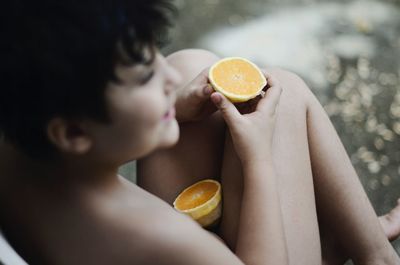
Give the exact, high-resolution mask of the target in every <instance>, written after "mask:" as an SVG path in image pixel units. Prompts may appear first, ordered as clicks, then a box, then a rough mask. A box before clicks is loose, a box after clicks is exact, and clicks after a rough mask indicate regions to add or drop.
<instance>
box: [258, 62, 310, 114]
mask: <svg viewBox="0 0 400 265" xmlns="http://www.w3.org/2000/svg"><path fill="white" fill-rule="evenodd" d="M266 70H267V71H268V72H269V73H270V74H271V75H273V76H274V77H276V78H277V79H278V80H279V82H280V85H281V86H282V89H283V92H284V93H283V94H282V96H283V97H285V98H289V99H288V100H284V101H285V102H293V101H294V100H295V101H296V102H297V103H299V105H300V106H303V107H307V106H308V104H309V103H310V100H312V98H313V97H314V95H313V93H312V91H311V90H310V88H309V87H308V86H307V84H306V83H305V82H304V80H303V79H302V78H301V77H300V76H298V75H297V74H295V73H293V72H290V71H287V70H283V69H281V68H268V69H266ZM296 105H297V104H296Z"/></svg>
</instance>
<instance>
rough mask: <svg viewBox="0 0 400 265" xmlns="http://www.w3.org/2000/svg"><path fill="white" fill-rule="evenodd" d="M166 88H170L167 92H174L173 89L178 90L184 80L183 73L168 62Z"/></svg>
mask: <svg viewBox="0 0 400 265" xmlns="http://www.w3.org/2000/svg"><path fill="white" fill-rule="evenodd" d="M165 76H166V82H167V84H166V86H165V87H166V88H165V89H166V90H168V91H167V92H168V93H169V92H172V91H173V90H176V89H177V88H178V87H179V85H180V84H181V82H182V76H181V74H180V73H179V72H178V71H177V70H176V69H175V68H174V67H172V66H171V65H169V64H168V63H167V64H166V73H165Z"/></svg>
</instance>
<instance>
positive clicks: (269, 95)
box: [257, 76, 282, 115]
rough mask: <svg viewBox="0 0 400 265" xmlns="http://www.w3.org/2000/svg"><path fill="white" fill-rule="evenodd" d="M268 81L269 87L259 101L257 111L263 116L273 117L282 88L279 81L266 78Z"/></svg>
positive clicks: (270, 77)
mask: <svg viewBox="0 0 400 265" xmlns="http://www.w3.org/2000/svg"><path fill="white" fill-rule="evenodd" d="M268 81H269V84H270V85H271V86H270V87H269V88H268V89H267V91H266V93H265V96H264V97H263V98H261V99H260V101H259V103H258V105H257V110H258V111H260V112H263V113H265V114H269V115H273V114H274V113H275V110H276V108H277V105H278V103H279V100H280V97H281V94H282V87H281V85H280V84H279V81H278V80H277V79H276V78H274V77H272V76H269V77H268Z"/></svg>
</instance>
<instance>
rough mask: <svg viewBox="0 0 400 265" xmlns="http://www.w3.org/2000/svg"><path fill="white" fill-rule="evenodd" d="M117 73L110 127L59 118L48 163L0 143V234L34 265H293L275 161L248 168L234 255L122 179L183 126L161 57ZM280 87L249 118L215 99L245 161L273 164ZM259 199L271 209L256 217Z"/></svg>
mask: <svg viewBox="0 0 400 265" xmlns="http://www.w3.org/2000/svg"><path fill="white" fill-rule="evenodd" d="M136 68H137V69H136ZM149 68H150V69H149ZM149 71H154V74H152V78H150V79H148V80H149V81H146V82H143V83H142V82H141V83H140V85H138V83H137V81H136V80H142V79H143V76H148V72H149ZM116 73H117V75H118V76H119V78H120V79H121V80H122V81H121V82H118V83H111V84H110V86H109V87H107V89H106V93H105V94H106V100H107V102H108V104H109V105H108V107H109V110H110V113H109V114H110V117H111V122H110V123H99V122H96V121H93V120H91V119H83V120H78V121H76V120H69V119H65V118H62V117H55V118H53V119H52V120H50V121H49V123H48V125H47V128H46V129H47V136H48V138H49V140H50V141H51V142H52V143H53V144H54V147H55V148H56V150H57V151H58V152H56V155H55V156H54V157H52V159H51V160H47V159H42V160H38V159H36V158H32V157H29V156H26V155H25V154H24V153H23V152H21V150H19V149H18V148H16V147H15V146H13V145H12V144H11V143H9V142H4V143H3V142H0V227H1V229H2V231H3V232H4V235H5V236H6V237H7V238H8V239H9V241H10V243H11V245H12V246H14V247H15V248H16V250H17V252H18V253H20V254H21V256H22V257H23V258H25V259H26V260H27V261H28V263H29V264H32V265H35V264H41V265H46V264H60V265H64V264H66V265H75V264H89V265H92V264H93V265H109V264H118V265H124V264H129V265H132V264H158V265H203V264H210V265H211V264H215V265H217V264H218V265H243V264H247V265H272V264H274V265H275V264H276V265H278V264H279V265H285V264H288V256H287V250H286V242H285V236H284V231H283V222H282V214H281V207H280V203H279V190H278V189H277V184H276V183H277V175H276V174H275V168H274V165H273V164H272V163H259V164H256V163H251V164H244V166H243V168H244V170H243V173H244V174H243V176H244V178H243V182H244V183H246V188H245V189H243V200H242V203H243V205H244V207H243V208H242V209H241V210H240V211H241V213H242V214H241V216H242V217H241V220H240V222H239V226H238V230H237V231H238V239H237V245H238V247H237V248H236V249H235V251H234V252H233V251H231V250H230V249H229V248H228V247H227V246H226V245H224V244H223V243H222V242H221V241H219V240H217V239H216V238H215V237H214V236H212V235H211V234H210V233H209V232H208V231H206V230H204V229H202V228H201V227H200V226H199V225H198V224H197V223H195V222H194V221H193V220H191V219H190V218H188V217H186V216H183V215H181V214H178V213H177V212H176V211H174V209H173V208H172V207H171V206H169V205H168V204H167V203H166V202H165V201H163V200H161V199H160V198H158V197H156V196H154V195H152V194H150V193H149V192H147V191H145V190H143V189H142V188H140V187H138V186H136V185H135V184H132V183H130V182H128V181H126V180H124V179H123V178H122V177H119V176H118V175H117V172H118V168H119V167H120V166H121V165H122V164H123V163H124V162H126V161H129V160H130V159H137V158H140V157H143V156H144V155H146V154H149V153H151V152H152V151H155V150H159V149H162V148H167V147H170V146H172V145H174V144H175V143H176V142H177V141H178V138H179V131H178V126H177V121H176V120H175V118H174V117H173V115H169V114H170V113H173V112H171V108H173V106H174V103H175V99H176V92H175V90H176V84H177V82H178V81H177V80H179V78H178V76H179V75H177V73H176V71H174V69H173V68H172V67H171V66H170V65H169V64H168V63H167V61H166V60H165V58H164V57H163V56H162V55H160V54H159V53H157V54H156V57H155V59H154V62H153V63H152V64H151V65H138V66H132V67H126V66H121V67H117V69H116ZM132 77H135V78H132ZM273 83H275V82H272V81H271V87H270V89H269V92H267V95H266V97H265V99H264V100H260V101H259V102H258V104H257V109H256V110H255V111H254V113H249V114H248V115H240V113H239V112H237V110H236V108H235V107H234V106H233V105H232V104H231V103H230V102H229V101H228V100H227V99H225V98H224V97H222V95H218V94H214V95H213V98H214V103H215V104H216V106H217V107H218V108H219V109H220V110H221V111H222V112H223V113H224V115H225V116H224V117H225V118H226V119H227V120H229V121H231V122H230V123H229V124H230V126H231V129H232V131H233V132H235V134H233V135H234V137H233V139H234V142H235V147H236V148H237V150H239V153H240V154H242V156H241V159H242V160H241V161H242V162H243V161H253V159H250V158H253V157H265V158H269V157H270V156H271V153H270V152H269V150H271V144H272V135H273V128H274V125H275V120H276V115H275V114H276V108H277V104H278V102H279V98H280V95H281V91H282V89H281V87H280V86H279V85H278V84H276V85H272V84H273ZM240 124H249V125H251V128H252V130H250V131H249V130H246V131H244V130H243V128H246V126H238V125H240ZM70 132H74V133H72V134H71V133H70ZM247 133H250V134H251V135H252V136H253V137H252V138H253V139H260V137H261V136H263V135H264V136H265V135H268V136H269V137H264V139H263V141H262V142H255V141H253V142H248V141H246V134H247ZM260 144H261V146H262V148H260V149H257V148H256V147H257V146H260ZM262 201H268V202H269V203H268V206H267V207H263V208H262V209H259V208H258V207H257V205H258V204H259V203H260V202H262ZM259 216H262V218H260V219H257V217H259ZM267 217H268V220H269V221H268V222H265V221H263V220H265V219H266V218H267ZM271 217H272V218H271ZM252 243H254V244H255V245H251V244H252Z"/></svg>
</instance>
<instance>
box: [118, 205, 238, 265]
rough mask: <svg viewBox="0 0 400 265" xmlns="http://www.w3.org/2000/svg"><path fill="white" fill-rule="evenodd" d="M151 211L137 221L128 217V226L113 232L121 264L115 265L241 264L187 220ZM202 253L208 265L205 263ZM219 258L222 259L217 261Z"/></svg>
mask: <svg viewBox="0 0 400 265" xmlns="http://www.w3.org/2000/svg"><path fill="white" fill-rule="evenodd" d="M155 210H156V211H155V212H154V213H146V215H144V216H141V217H138V216H134V215H132V216H131V217H132V219H131V220H132V221H131V223H128V222H122V223H120V225H119V226H118V227H115V228H114V231H113V233H114V235H113V236H115V241H116V242H118V247H117V246H115V247H116V248H115V249H114V251H118V253H119V255H120V258H122V260H121V261H123V262H121V263H119V264H125V262H126V264H158V265H170V264H171V265H180V264H182V265H200V264H232V265H233V264H241V263H238V259H237V258H236V257H235V256H234V255H233V254H232V253H230V251H229V249H228V248H227V247H225V245H223V244H222V243H221V242H219V241H218V240H217V239H215V238H214V237H213V236H212V235H210V233H209V232H207V231H206V230H204V229H203V228H201V227H200V226H199V225H197V224H196V223H195V222H193V221H192V220H190V219H189V218H188V217H186V216H183V215H180V214H178V213H175V212H173V211H172V212H171V213H168V211H164V210H162V209H158V210H159V211H157V209H155ZM212 252H214V253H212ZM205 253H208V255H209V259H210V261H212V263H210V262H207V259H208V258H205V257H204V255H205ZM229 255H231V256H230V257H229ZM220 256H221V257H223V256H224V257H223V258H222V259H221V260H219V257H220ZM213 257H214V258H213ZM233 260H234V261H236V263H235V262H234V263H232V261H233ZM225 261H229V263H226V262H225ZM214 262H215V263H214ZM115 264H116V263H115Z"/></svg>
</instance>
